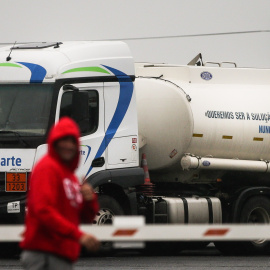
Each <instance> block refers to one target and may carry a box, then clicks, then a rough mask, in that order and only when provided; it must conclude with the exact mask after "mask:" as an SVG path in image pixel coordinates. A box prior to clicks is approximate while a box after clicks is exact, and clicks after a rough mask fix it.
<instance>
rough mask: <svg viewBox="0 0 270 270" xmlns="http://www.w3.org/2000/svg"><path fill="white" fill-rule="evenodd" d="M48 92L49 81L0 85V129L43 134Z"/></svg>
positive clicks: (50, 101) (49, 90)
mask: <svg viewBox="0 0 270 270" xmlns="http://www.w3.org/2000/svg"><path fill="white" fill-rule="evenodd" d="M52 95H53V85H52V84H27V85H26V84H20V85H19V84H18V85H11V84H10V85H0V132H2V133H4V132H6V131H9V132H14V133H16V134H18V135H19V136H44V135H45V133H46V131H47V127H48V121H49V115H50V109H51V103H52Z"/></svg>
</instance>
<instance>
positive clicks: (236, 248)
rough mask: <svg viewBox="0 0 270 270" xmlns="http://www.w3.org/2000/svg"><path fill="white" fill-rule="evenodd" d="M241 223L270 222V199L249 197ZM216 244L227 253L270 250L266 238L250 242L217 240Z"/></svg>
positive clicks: (240, 253) (263, 252) (269, 244)
mask: <svg viewBox="0 0 270 270" xmlns="http://www.w3.org/2000/svg"><path fill="white" fill-rule="evenodd" d="M240 223H248V224H268V223H270V200H269V199H268V198H267V197H264V196H256V197H252V198H251V199H249V200H248V201H247V202H246V203H245V205H244V206H243V209H242V211H241V214H240ZM215 246H216V247H217V248H218V249H219V250H220V251H221V252H222V253H224V254H227V255H246V254H252V255H253V254H266V253H268V252H269V250H270V243H269V241H266V240H265V239H258V240H255V241H248V242H215Z"/></svg>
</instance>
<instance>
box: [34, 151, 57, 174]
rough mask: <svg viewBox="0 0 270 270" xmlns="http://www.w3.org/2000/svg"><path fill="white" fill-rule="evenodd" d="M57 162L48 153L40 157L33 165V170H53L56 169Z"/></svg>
mask: <svg viewBox="0 0 270 270" xmlns="http://www.w3.org/2000/svg"><path fill="white" fill-rule="evenodd" d="M57 167H58V166H57V162H56V161H55V160H54V159H53V158H51V157H50V156H49V155H46V156H44V157H43V158H41V159H40V160H39V161H38V162H37V164H36V165H35V166H34V169H33V172H35V171H55V170H57Z"/></svg>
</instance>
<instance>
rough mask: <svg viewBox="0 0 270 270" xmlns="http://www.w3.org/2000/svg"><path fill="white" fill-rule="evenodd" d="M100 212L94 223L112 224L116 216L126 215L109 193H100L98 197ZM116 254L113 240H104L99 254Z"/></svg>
mask: <svg viewBox="0 0 270 270" xmlns="http://www.w3.org/2000/svg"><path fill="white" fill-rule="evenodd" d="M98 202H99V208H100V210H99V212H98V213H97V215H96V217H95V219H94V221H93V224H94V225H106V224H112V223H113V219H114V217H115V216H121V215H124V211H123V209H122V207H121V206H120V204H119V203H118V201H117V200H115V199H114V198H113V197H111V196H108V195H100V196H99V197H98ZM113 254H114V249H113V244H112V242H102V243H101V247H100V251H99V255H101V256H111V255H113Z"/></svg>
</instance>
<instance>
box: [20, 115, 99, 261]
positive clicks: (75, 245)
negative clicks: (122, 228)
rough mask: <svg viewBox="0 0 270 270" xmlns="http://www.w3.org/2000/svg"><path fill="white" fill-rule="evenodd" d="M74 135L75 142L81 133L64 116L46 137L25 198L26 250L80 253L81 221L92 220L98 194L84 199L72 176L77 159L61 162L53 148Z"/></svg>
mask: <svg viewBox="0 0 270 270" xmlns="http://www.w3.org/2000/svg"><path fill="white" fill-rule="evenodd" d="M66 136H73V137H74V138H75V139H76V141H77V144H78V150H79V136H80V132H79V129H78V127H77V125H76V123H75V122H74V121H73V120H71V119H69V118H67V117H64V118H61V120H60V121H59V122H58V123H57V124H56V125H55V126H54V127H53V128H52V130H51V131H50V134H49V137H48V154H47V155H46V156H45V157H43V158H42V159H41V160H40V161H39V162H38V163H37V165H36V166H35V167H34V170H33V173H32V176H31V181H30V190H29V193H28V198H27V206H28V211H27V215H26V231H25V233H24V239H23V241H22V242H21V244H20V246H21V248H22V249H25V250H33V251H44V252H49V253H52V254H55V255H58V256H61V257H64V258H66V259H68V260H70V261H75V260H77V258H78V256H79V253H80V244H79V242H78V241H79V238H80V237H81V236H82V234H83V233H82V232H81V231H80V230H79V228H78V226H79V223H80V221H81V220H82V219H83V220H84V221H87V222H91V221H92V220H93V218H94V217H95V215H96V213H97V211H98V203H97V197H96V195H95V196H94V199H93V200H91V201H84V200H83V198H82V195H81V193H80V185H79V182H78V179H77V177H76V176H75V175H74V170H75V169H76V167H77V165H78V161H79V151H78V154H77V156H76V158H75V159H74V160H73V161H72V162H71V164H69V166H67V165H65V164H64V163H62V162H61V160H60V158H59V157H58V155H57V153H56V152H55V149H54V143H55V142H56V141H57V140H59V139H60V138H63V137H66Z"/></svg>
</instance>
